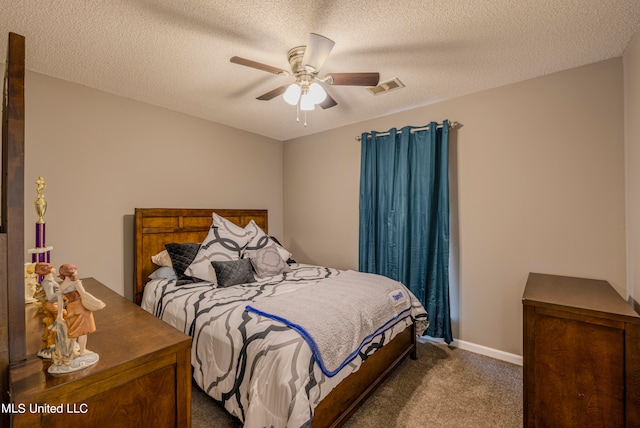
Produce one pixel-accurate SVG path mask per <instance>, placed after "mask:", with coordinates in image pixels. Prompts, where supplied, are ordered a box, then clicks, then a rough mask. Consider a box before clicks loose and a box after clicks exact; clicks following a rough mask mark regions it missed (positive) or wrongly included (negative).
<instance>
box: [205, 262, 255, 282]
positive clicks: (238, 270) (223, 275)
mask: <svg viewBox="0 0 640 428" xmlns="http://www.w3.org/2000/svg"><path fill="white" fill-rule="evenodd" d="M211 266H213V269H214V270H215V271H216V277H217V278H218V285H219V286H221V287H228V286H230V285H236V284H247V283H250V282H256V278H255V277H254V276H253V270H252V268H251V261H250V260H249V259H240V260H229V261H215V260H214V261H212V262H211Z"/></svg>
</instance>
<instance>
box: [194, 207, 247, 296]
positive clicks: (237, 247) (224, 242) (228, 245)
mask: <svg viewBox="0 0 640 428" xmlns="http://www.w3.org/2000/svg"><path fill="white" fill-rule="evenodd" d="M212 217H213V222H212V223H211V229H210V230H209V234H208V235H207V237H206V238H205V239H204V241H202V244H201V245H200V249H199V250H198V254H196V257H195V258H194V259H193V261H192V262H191V264H190V265H189V267H188V268H187V269H186V270H185V271H184V273H185V275H189V276H194V277H196V278H200V279H202V280H203V281H209V282H211V283H213V284H217V280H216V271H215V270H214V269H213V266H212V265H211V262H212V261H228V260H239V259H240V258H241V257H242V252H243V251H244V249H245V247H246V246H247V244H248V243H249V241H250V240H251V239H252V238H253V235H254V233H255V232H254V231H252V230H251V229H244V228H242V227H240V226H237V225H235V224H234V223H232V222H231V221H229V220H227V219H226V218H223V217H220V216H219V215H218V214H216V213H213V215H212Z"/></svg>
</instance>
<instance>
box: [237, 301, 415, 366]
mask: <svg viewBox="0 0 640 428" xmlns="http://www.w3.org/2000/svg"><path fill="white" fill-rule="evenodd" d="M409 302H410V304H409V307H408V308H406V309H404V310H403V311H402V312H400V313H399V314H398V315H396V316H395V317H393V318H391V319H390V320H389V321H387V322H386V323H384V324H383V325H382V326H381V327H379V328H378V329H377V330H376V331H375V332H373V333H371V334H369V335H368V336H365V337H364V339H362V342H361V343H360V346H358V348H357V349H355V350H354V351H353V352H351V353H350V354H349V355H348V356H347V358H346V359H345V360H344V361H343V362H342V364H340V366H338V368H336V369H335V370H333V371H332V370H329V369H327V367H325V365H324V360H323V359H322V355H321V354H320V349H318V345H317V344H316V341H315V340H314V339H313V337H312V336H311V334H309V332H308V331H307V330H306V329H305V328H304V327H302V326H300V325H298V324H295V323H293V322H291V321H289V320H287V319H286V318H282V317H280V316H278V315H275V314H270V313H267V312H263V311H261V310H259V309H256V308H254V307H252V306H250V305H247V307H246V308H245V309H246V310H247V312H253V313H255V314H258V315H262V316H263V317H267V318H269V319H272V320H275V321H279V322H281V323H283V324H286V325H287V326H289V327H290V328H292V329H293V330H295V331H297V332H298V333H299V334H300V335H301V336H302V337H303V338H304V340H305V341H306V342H307V343H308V344H309V347H310V348H311V353H312V354H313V358H314V359H315V360H316V362H317V363H318V365H319V366H320V370H322V373H324V374H325V375H327V376H329V377H333V376H335V375H336V374H338V372H340V370H342V369H343V368H344V367H345V366H346V365H347V364H349V363H350V362H351V361H353V360H354V359H355V358H356V357H357V356H358V354H359V353H360V351H361V350H362V348H363V347H365V346H366V345H368V344H369V343H371V341H372V340H373V338H374V337H376V336H378V335H379V334H381V333H383V332H385V331H387V330H389V329H391V328H393V327H394V326H395V325H396V324H398V323H399V322H401V321H403V320H405V319H406V318H409V317H410V316H411V309H412V305H411V299H409Z"/></svg>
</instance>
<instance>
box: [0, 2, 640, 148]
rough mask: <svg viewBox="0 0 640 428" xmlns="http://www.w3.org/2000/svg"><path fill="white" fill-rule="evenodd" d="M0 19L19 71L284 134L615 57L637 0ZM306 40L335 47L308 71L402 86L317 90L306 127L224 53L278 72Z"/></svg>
mask: <svg viewBox="0 0 640 428" xmlns="http://www.w3.org/2000/svg"><path fill="white" fill-rule="evenodd" d="M0 25H1V27H2V28H3V29H4V30H5V32H9V31H12V32H15V33H18V34H22V35H24V36H25V37H26V41H27V59H26V62H27V69H28V70H31V71H35V72H38V73H42V74H46V75H49V76H53V77H57V78H60V79H64V80H67V81H71V82H76V83H79V84H82V85H86V86H89V87H92V88H97V89H100V90H103V91H106V92H110V93H113V94H117V95H121V96H124V97H128V98H132V99H135V100H140V101H144V102H147V103H150V104H154V105H157V106H162V107H166V108H168V109H172V110H176V111H180V112H184V113H187V114H190V115H193V116H197V117H201V118H205V119H208V120H211V121H215V122H219V123H223V124H226V125H230V126H233V127H236V128H240V129H244V130H247V131H250V132H255V133H257V134H262V135H265V136H268V137H272V138H275V139H278V140H287V139H290V138H295V137H299V136H302V135H307V134H312V133H315V132H319V131H324V130H327V129H331V128H336V127H339V126H343V125H347V124H351V123H354V122H359V121H362V120H366V119H370V118H372V117H377V116H383V115H387V114H390V113H393V112H397V111H401V110H406V109H410V108H414V107H417V106H422V105H427V104H430V103H434V102H438V101H442V100H445V99H449V98H452V97H456V96H460V95H465V94H469V93H473V92H477V91H480V90H484V89H489V88H493V87H497V86H501V85H505V84H508V83H513V82H517V81H521V80H525V79H529V78H532V77H537V76H541V75H544V74H548V73H553V72H556V71H560V70H565V69H568V68H572V67H576V66H580V65H584V64H589V63H593V62H597V61H601V60H605V59H609V58H612V57H616V56H621V55H622V54H623V52H624V49H625V48H626V47H627V45H628V44H629V42H630V41H631V39H632V37H633V35H634V34H635V32H636V31H638V29H639V28H640V1H638V0H527V1H522V0H466V1H463V0H452V1H447V2H442V1H435V0H396V1H394V2H388V1H372V0H369V1H365V0H349V1H346V0H345V1H330V0H325V1H310V0H307V1H295V0H269V1H264V0H247V1H242V0H240V1H236V2H233V1H229V0H184V1H175V0H155V1H152V0H11V1H9V0H0ZM310 32H314V33H319V34H322V35H324V36H326V37H328V38H330V39H332V40H334V41H335V47H334V48H333V51H332V52H331V55H330V56H329V58H328V60H327V61H326V62H325V64H324V66H323V67H322V70H321V74H326V73H329V72H353V71H379V72H380V79H381V81H384V80H388V79H392V78H395V77H398V78H399V79H400V80H402V82H403V83H404V84H405V85H406V88H404V89H400V90H396V91H393V92H389V93H386V94H384V95H378V96H373V95H371V94H370V93H369V92H368V91H367V90H366V89H365V88H362V87H346V86H341V87H336V86H333V87H329V88H328V92H329V93H330V94H331V95H332V96H333V98H334V99H335V100H336V101H337V102H338V105H337V106H336V107H333V108H331V109H327V110H322V109H319V108H318V109H316V110H314V111H312V112H309V114H308V116H307V122H308V126H307V127H305V126H303V125H302V123H297V122H296V108H295V107H292V106H290V105H288V104H286V103H285V102H284V101H283V100H282V98H281V97H278V98H275V99H273V100H271V101H258V100H256V99H255V98H256V97H257V96H259V95H261V94H263V93H265V92H267V91H269V90H271V89H273V88H275V87H278V86H280V85H282V84H285V83H287V82H289V81H292V78H286V77H283V76H277V75H274V74H269V73H266V72H263V71H260V70H256V69H252V68H248V67H242V66H239V65H237V64H232V63H230V62H229V58H230V57H232V56H234V55H237V56H241V57H244V58H249V59H252V60H255V61H258V62H262V63H265V64H269V65H272V66H275V67H279V68H283V69H287V70H288V69H289V66H288V62H287V58H286V55H287V51H288V50H289V49H290V48H292V47H294V46H297V45H303V44H305V43H306V42H307V38H308V35H309V33H310ZM0 49H1V50H0V58H6V42H5V43H2V44H0ZM451 119H455V118H451Z"/></svg>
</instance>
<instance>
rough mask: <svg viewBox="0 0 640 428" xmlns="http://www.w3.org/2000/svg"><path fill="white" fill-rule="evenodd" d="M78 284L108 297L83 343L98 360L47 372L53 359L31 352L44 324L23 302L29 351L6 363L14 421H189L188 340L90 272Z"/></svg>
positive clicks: (94, 424)
mask: <svg viewBox="0 0 640 428" xmlns="http://www.w3.org/2000/svg"><path fill="white" fill-rule="evenodd" d="M82 284H83V285H84V288H85V289H86V290H87V291H88V292H90V293H91V294H93V295H95V296H96V297H98V298H99V299H101V300H102V301H104V302H105V303H106V307H105V308H104V309H102V310H100V311H97V312H95V313H94V318H95V321H96V327H97V330H96V331H95V332H94V333H92V334H90V335H88V341H87V348H88V349H90V350H92V351H94V352H96V353H98V355H99V356H100V361H98V363H97V364H96V365H94V366H92V367H89V368H86V369H83V370H80V371H77V372H75V373H70V374H66V375H51V374H49V373H48V372H47V368H48V367H49V365H50V364H51V362H50V361H48V360H42V359H40V358H38V357H37V356H36V355H35V354H36V352H37V351H38V350H39V349H40V345H41V337H42V332H43V325H42V322H41V320H40V318H39V317H38V316H37V315H36V308H35V306H34V305H27V307H26V311H25V312H26V330H27V352H28V355H29V356H28V358H27V360H26V361H25V362H21V363H18V364H16V365H13V366H12V367H11V368H10V388H11V389H10V392H11V401H12V403H13V404H14V407H13V414H12V425H13V426H14V427H27V426H28V427H38V426H43V427H45V426H46V427H65V428H70V427H82V428H87V427H103V426H104V427H107V426H108V427H124V428H130V427H148V426H153V427H189V426H190V425H191V360H190V354H191V338H190V337H189V336H187V335H185V334H183V333H182V332H180V331H178V330H176V329H174V328H173V327H171V326H169V325H167V324H165V323H164V322H162V321H161V320H159V319H157V318H155V317H154V316H152V315H151V314H149V313H147V312H145V311H144V310H143V309H141V308H140V307H139V306H136V305H134V304H133V303H131V302H129V301H128V300H126V299H124V298H122V297H121V296H119V295H118V294H117V293H115V292H114V291H112V290H110V289H109V288H108V287H106V286H104V285H103V284H101V283H99V282H98V281H96V280H95V279H93V278H89V279H83V280H82ZM36 404H39V405H41V406H39V407H37V406H36ZM61 405H62V406H61ZM60 410H61V411H62V413H58V411H60ZM54 412H55V413H54Z"/></svg>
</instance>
